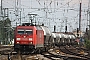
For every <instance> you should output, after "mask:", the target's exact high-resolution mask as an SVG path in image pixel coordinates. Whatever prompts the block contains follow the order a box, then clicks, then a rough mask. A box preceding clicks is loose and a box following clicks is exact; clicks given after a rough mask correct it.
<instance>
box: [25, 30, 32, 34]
mask: <svg viewBox="0 0 90 60" xmlns="http://www.w3.org/2000/svg"><path fill="white" fill-rule="evenodd" d="M25 34H33V31H32V30H25Z"/></svg>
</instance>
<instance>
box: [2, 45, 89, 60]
mask: <svg viewBox="0 0 90 60" xmlns="http://www.w3.org/2000/svg"><path fill="white" fill-rule="evenodd" d="M80 50H81V48H74V47H67V46H61V47H60V48H59V47H55V48H53V49H50V50H48V52H43V53H41V54H28V55H21V54H17V52H15V51H14V50H13V47H10V46H9V47H5V46H4V47H1V49H0V54H1V56H0V57H4V56H5V57H7V58H4V59H2V60H6V59H8V60H18V59H19V60H90V56H89V55H83V54H80ZM83 50H84V49H83ZM85 51H86V50H85ZM86 52H87V51H86Z"/></svg>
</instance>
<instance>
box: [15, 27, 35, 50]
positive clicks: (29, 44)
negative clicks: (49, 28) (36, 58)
mask: <svg viewBox="0 0 90 60" xmlns="http://www.w3.org/2000/svg"><path fill="white" fill-rule="evenodd" d="M33 28H34V27H29V26H18V27H16V30H15V40H14V42H15V43H14V49H15V50H20V51H23V50H25V51H26V50H27V51H28V50H30V49H34V38H33V35H34V30H33Z"/></svg>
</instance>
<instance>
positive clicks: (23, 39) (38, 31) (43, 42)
mask: <svg viewBox="0 0 90 60" xmlns="http://www.w3.org/2000/svg"><path fill="white" fill-rule="evenodd" d="M50 37H51V32H50V31H49V29H48V28H47V27H45V26H31V25H30V26H27V24H26V25H23V26H17V27H16V29H15V35H14V50H15V51H21V52H30V53H34V52H36V51H38V52H40V51H41V49H42V50H44V49H46V47H47V46H49V45H50V43H49V39H50Z"/></svg>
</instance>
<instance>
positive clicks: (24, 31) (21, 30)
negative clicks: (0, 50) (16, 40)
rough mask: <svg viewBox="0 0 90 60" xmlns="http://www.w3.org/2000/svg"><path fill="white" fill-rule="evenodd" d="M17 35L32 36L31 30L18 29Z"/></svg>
mask: <svg viewBox="0 0 90 60" xmlns="http://www.w3.org/2000/svg"><path fill="white" fill-rule="evenodd" d="M17 33H18V34H33V31H32V30H24V29H19V30H18V31H17Z"/></svg>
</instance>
